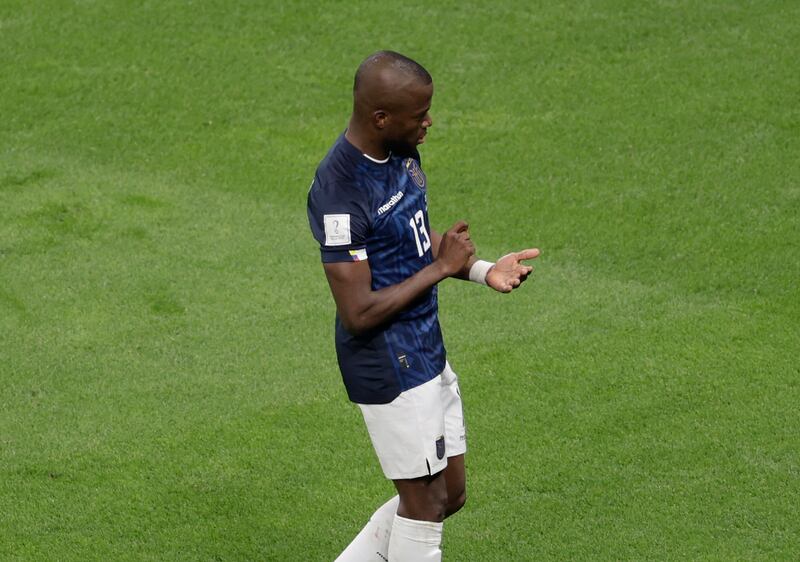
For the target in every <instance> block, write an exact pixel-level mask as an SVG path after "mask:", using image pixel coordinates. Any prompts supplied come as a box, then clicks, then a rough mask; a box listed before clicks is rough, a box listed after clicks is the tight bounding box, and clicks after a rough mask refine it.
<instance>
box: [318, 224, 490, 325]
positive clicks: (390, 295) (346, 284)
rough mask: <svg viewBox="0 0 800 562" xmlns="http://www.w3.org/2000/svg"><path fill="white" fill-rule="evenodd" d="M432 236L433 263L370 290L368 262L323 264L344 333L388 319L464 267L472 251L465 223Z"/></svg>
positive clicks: (473, 249)
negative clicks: (387, 284) (409, 274)
mask: <svg viewBox="0 0 800 562" xmlns="http://www.w3.org/2000/svg"><path fill="white" fill-rule="evenodd" d="M436 236H437V240H436V242H435V245H436V251H435V252H434V261H433V263H431V264H430V265H427V266H425V267H424V268H423V269H421V270H420V271H418V272H417V273H415V274H414V275H412V276H411V277H409V278H408V279H406V280H405V281H403V282H401V283H398V284H397V285H392V286H390V287H384V288H383V289H379V290H377V291H373V290H372V272H371V270H370V268H369V261H360V262H339V263H326V264H324V268H325V275H326V276H327V278H328V284H329V285H330V287H331V293H333V299H334V300H335V301H336V309H337V311H338V312H339V318H340V319H341V320H342V323H343V324H344V327H345V329H347V331H348V332H350V333H351V334H360V333H363V332H366V331H367V330H370V329H372V328H375V327H377V326H380V325H381V324H384V323H386V322H388V321H389V320H391V319H392V318H393V317H394V316H395V315H396V314H397V313H398V312H400V311H401V310H403V309H404V308H406V307H407V306H408V305H409V304H411V303H412V302H413V301H414V299H416V298H418V297H419V296H420V295H422V294H423V293H424V292H425V291H427V290H428V289H430V288H431V287H433V286H434V285H436V284H437V283H438V282H439V281H441V280H443V279H445V278H447V277H451V276H453V275H455V274H458V273H460V272H461V271H462V270H463V269H464V265H465V264H466V263H467V261H468V260H469V259H470V257H471V256H472V254H473V253H474V252H475V248H474V246H473V245H472V242H471V241H470V239H469V232H468V227H467V224H466V223H465V222H463V221H459V222H457V223H456V224H455V225H454V226H453V228H451V229H450V230H448V231H447V232H446V233H445V234H444V236H440V235H438V234H437V235H436ZM431 244H432V245H433V244H434V242H433V240H431ZM467 271H469V270H467Z"/></svg>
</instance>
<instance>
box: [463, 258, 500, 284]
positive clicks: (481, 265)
mask: <svg viewBox="0 0 800 562" xmlns="http://www.w3.org/2000/svg"><path fill="white" fill-rule="evenodd" d="M493 267H494V264H493V263H492V262H490V261H483V260H478V261H476V262H475V263H473V264H472V267H470V268H469V280H470V281H472V282H474V283H480V284H481V285H486V275H487V274H488V273H489V270H490V269H492V268H493Z"/></svg>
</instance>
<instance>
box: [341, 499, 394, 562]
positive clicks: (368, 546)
mask: <svg viewBox="0 0 800 562" xmlns="http://www.w3.org/2000/svg"><path fill="white" fill-rule="evenodd" d="M398 505H400V496H395V497H393V498H392V499H390V500H389V501H388V502H386V503H385V504H383V505H382V506H380V507H379V508H378V510H377V511H376V512H375V513H373V514H372V517H370V518H369V523H367V524H366V525H365V526H364V528H363V529H361V532H360V533H358V535H356V538H354V539H353V542H351V543H350V544H349V545H348V546H347V548H345V549H344V552H342V553H341V554H340V555H339V558H337V559H336V562H386V561H387V560H389V536H390V535H391V534H392V524H393V523H394V516H395V514H396V513H397V506H398Z"/></svg>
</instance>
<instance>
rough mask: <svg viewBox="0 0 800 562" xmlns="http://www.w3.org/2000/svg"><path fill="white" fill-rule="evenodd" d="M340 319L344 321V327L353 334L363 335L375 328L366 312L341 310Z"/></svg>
mask: <svg viewBox="0 0 800 562" xmlns="http://www.w3.org/2000/svg"><path fill="white" fill-rule="evenodd" d="M339 319H340V320H341V321H342V326H344V329H345V330H347V332H348V333H349V334H351V335H353V336H361V335H363V334H365V333H367V332H369V331H370V330H371V329H372V328H374V325H373V324H372V323H371V322H370V321H369V319H368V318H367V317H366V315H365V314H342V313H341V312H340V313H339Z"/></svg>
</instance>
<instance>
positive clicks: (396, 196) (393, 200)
mask: <svg viewBox="0 0 800 562" xmlns="http://www.w3.org/2000/svg"><path fill="white" fill-rule="evenodd" d="M402 198H403V192H402V191H398V192H397V193H395V194H394V195H392V197H391V198H390V199H389V200H388V201H387V202H386V203H384V204H383V205H381V206H380V207H378V215H382V214H383V213H385V212H386V211H388V210H389V209H391V208H392V207H394V206H395V205H397V204H398V203H399V202H400V200H401V199H402Z"/></svg>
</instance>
